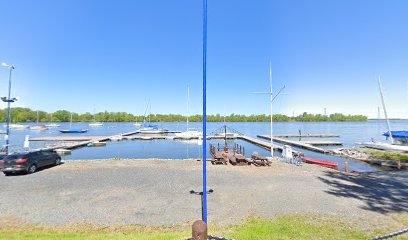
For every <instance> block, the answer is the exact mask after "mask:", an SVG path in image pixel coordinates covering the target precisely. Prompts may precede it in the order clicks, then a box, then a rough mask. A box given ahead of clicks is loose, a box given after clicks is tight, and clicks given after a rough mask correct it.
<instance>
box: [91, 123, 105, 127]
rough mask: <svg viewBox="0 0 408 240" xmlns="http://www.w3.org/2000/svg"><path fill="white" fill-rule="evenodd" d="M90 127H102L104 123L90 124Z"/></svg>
mask: <svg viewBox="0 0 408 240" xmlns="http://www.w3.org/2000/svg"><path fill="white" fill-rule="evenodd" d="M89 126H90V127H102V126H103V123H100V122H93V123H90V124H89Z"/></svg>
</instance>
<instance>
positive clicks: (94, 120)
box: [89, 109, 103, 127]
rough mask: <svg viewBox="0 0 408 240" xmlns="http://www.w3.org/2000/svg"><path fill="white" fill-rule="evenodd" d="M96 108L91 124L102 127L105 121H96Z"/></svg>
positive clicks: (91, 125)
mask: <svg viewBox="0 0 408 240" xmlns="http://www.w3.org/2000/svg"><path fill="white" fill-rule="evenodd" d="M95 114H96V113H95V109H94V114H93V122H92V123H90V124H89V126H90V127H102V126H103V123H101V122H97V121H96V115H95Z"/></svg>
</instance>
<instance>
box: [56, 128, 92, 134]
mask: <svg viewBox="0 0 408 240" xmlns="http://www.w3.org/2000/svg"><path fill="white" fill-rule="evenodd" d="M60 132H61V133H86V132H88V129H78V130H77V129H67V130H60Z"/></svg>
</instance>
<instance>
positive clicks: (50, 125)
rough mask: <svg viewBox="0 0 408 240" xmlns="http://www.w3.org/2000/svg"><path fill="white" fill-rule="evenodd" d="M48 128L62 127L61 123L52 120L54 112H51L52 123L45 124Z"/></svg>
mask: <svg viewBox="0 0 408 240" xmlns="http://www.w3.org/2000/svg"><path fill="white" fill-rule="evenodd" d="M45 126H46V127H48V128H57V127H61V125H59V124H57V123H53V122H52V113H51V123H50V124H46V125H45Z"/></svg>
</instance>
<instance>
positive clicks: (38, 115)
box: [37, 110, 40, 125]
mask: <svg viewBox="0 0 408 240" xmlns="http://www.w3.org/2000/svg"><path fill="white" fill-rule="evenodd" d="M39 118H40V114H39V113H38V110H37V125H38V122H39Z"/></svg>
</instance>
